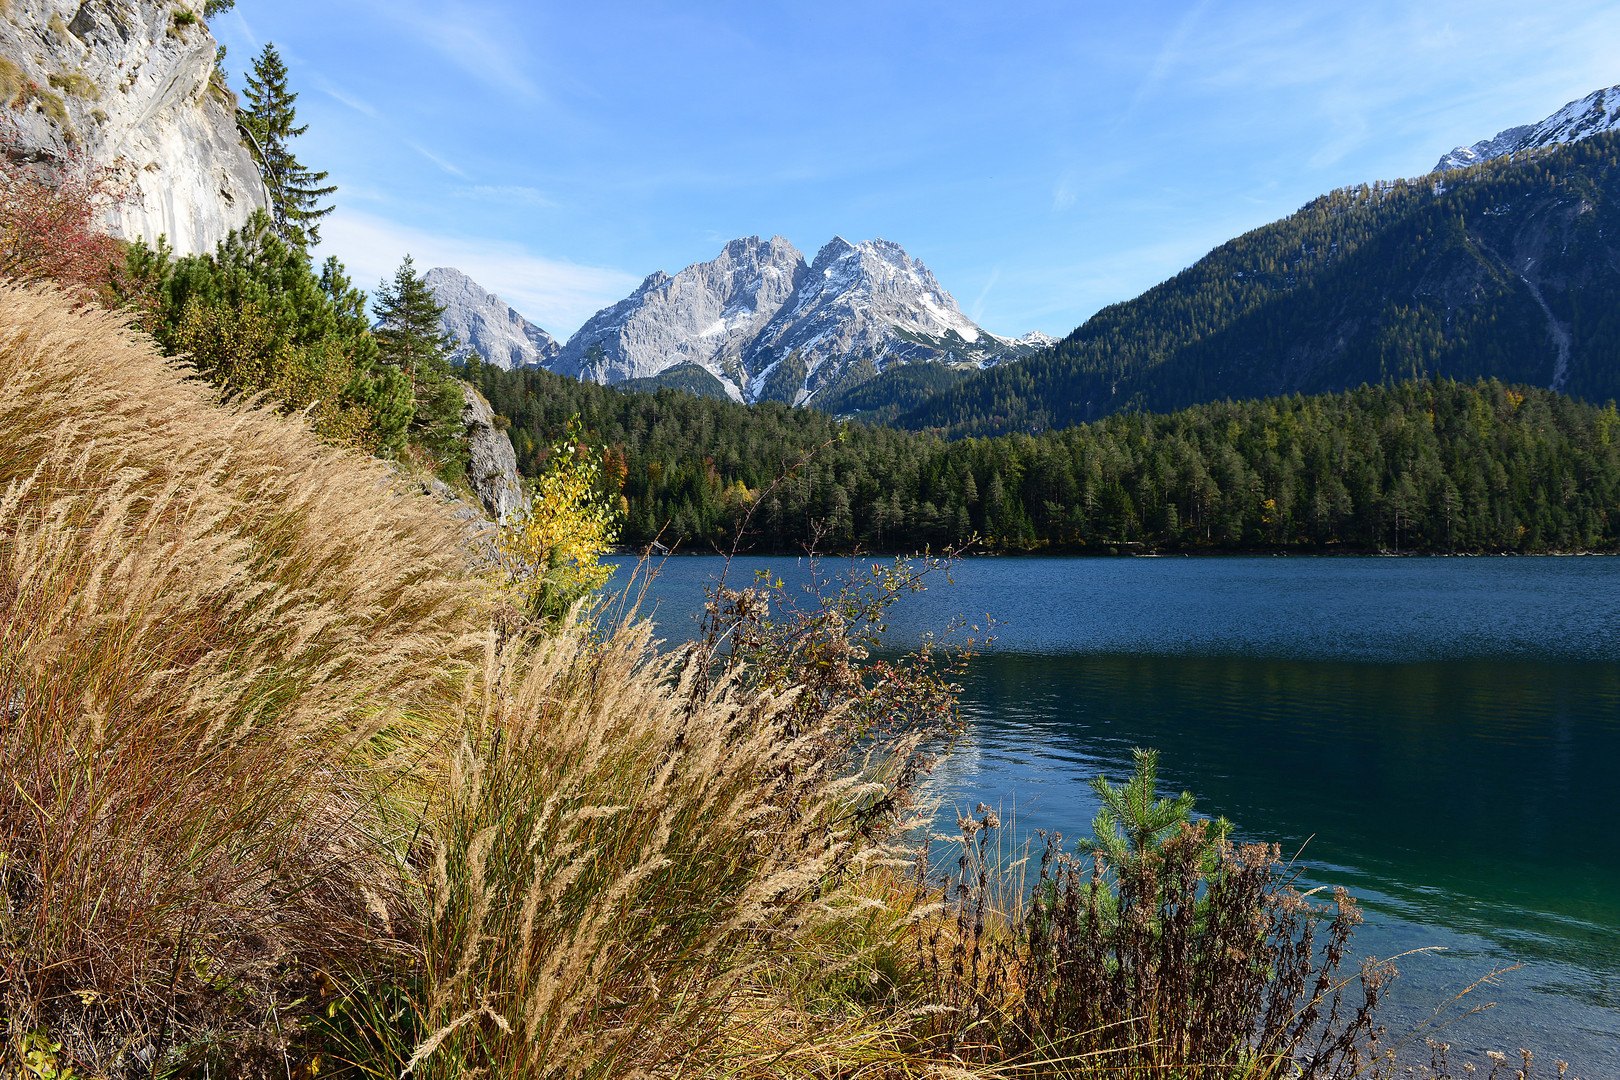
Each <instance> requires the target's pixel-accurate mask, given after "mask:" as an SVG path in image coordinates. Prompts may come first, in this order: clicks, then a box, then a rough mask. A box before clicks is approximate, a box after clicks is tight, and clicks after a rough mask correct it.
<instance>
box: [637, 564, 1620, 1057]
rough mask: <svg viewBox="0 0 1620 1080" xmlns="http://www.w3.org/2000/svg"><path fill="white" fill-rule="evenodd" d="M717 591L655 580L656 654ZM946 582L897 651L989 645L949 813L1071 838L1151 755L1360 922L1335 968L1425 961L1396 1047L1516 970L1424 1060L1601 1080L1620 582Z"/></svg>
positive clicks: (1428, 575)
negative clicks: (986, 806) (1289, 859)
mask: <svg viewBox="0 0 1620 1080" xmlns="http://www.w3.org/2000/svg"><path fill="white" fill-rule="evenodd" d="M720 565H721V563H720V560H718V559H716V558H712V557H702V556H687V557H677V558H672V559H669V560H666V561H665V563H664V564H663V567H662V571H661V574H660V577H659V578H658V580H657V581H656V582H655V583H654V585H653V587H652V590H651V592H650V599H651V600H652V601H653V602H654V603H656V604H657V605H658V607H657V615H656V617H657V619H658V622H659V626H660V631H661V633H662V634H663V636H665V637H666V638H670V639H679V638H684V637H685V636H687V635H688V634H689V633H690V630H691V627H692V626H693V621H692V613H693V612H694V611H695V610H696V609H697V608H698V606H699V604H700V603H701V594H702V588H703V586H704V584H705V583H706V582H708V581H709V580H711V579H712V578H713V577H714V576H715V575H716V573H717V572H718V570H719V568H720ZM837 565H847V563H846V564H840V563H838V562H837V561H836V560H829V561H828V563H827V564H826V566H827V568H832V567H834V566H837ZM764 567H769V568H770V569H771V570H772V571H773V572H774V573H775V574H777V575H778V576H781V577H782V578H784V579H785V580H787V581H788V582H789V584H790V586H791V585H795V584H797V583H799V582H802V581H804V580H805V579H806V578H807V571H806V569H805V568H804V567H803V566H801V565H800V564H799V563H798V562H797V561H796V560H794V559H792V558H748V559H740V560H738V561H737V565H735V566H734V567H733V569H732V571H731V575H732V576H731V580H732V582H733V583H734V584H735V583H739V582H741V583H746V582H749V581H751V580H752V578H753V572H754V570H756V569H759V568H764ZM626 572H627V571H626V570H621V571H620V574H621V576H622V575H623V574H624V573H626ZM952 577H953V579H954V583H949V584H948V583H946V582H945V581H944V580H943V579H940V580H937V581H935V582H934V584H933V586H932V587H931V588H930V589H929V590H928V591H927V592H926V593H923V594H921V595H918V596H914V597H911V598H909V599H907V600H905V601H904V602H903V603H902V604H901V605H900V606H899V608H898V609H897V612H896V617H895V619H894V620H893V622H892V630H891V640H892V641H893V642H894V643H895V644H897V645H905V644H906V643H907V642H909V641H911V640H914V639H915V638H916V636H917V635H918V634H920V633H922V632H923V631H925V630H928V629H934V628H938V627H940V626H943V625H944V624H945V623H946V622H947V621H948V620H949V619H950V618H951V617H952V616H953V615H958V614H961V615H966V616H968V617H970V618H972V619H977V620H979V621H980V622H981V623H982V622H983V618H984V616H986V615H987V614H988V615H990V616H993V617H994V618H995V619H996V620H997V621H998V622H999V624H1000V625H999V626H998V628H997V633H998V637H997V640H996V641H995V642H994V644H993V645H992V646H991V647H990V648H989V649H987V650H986V651H985V652H984V654H983V655H981V656H979V657H978V658H977V659H975V660H974V661H973V663H972V665H971V667H970V669H969V671H968V673H967V677H966V678H965V680H964V685H963V695H962V708H963V713H964V715H965V717H966V719H967V721H968V726H967V731H966V734H965V736H964V738H963V739H962V740H961V742H960V744H959V745H958V747H957V748H956V750H955V751H954V752H953V754H952V755H951V756H950V757H949V758H948V759H946V760H945V761H944V762H943V763H942V765H941V767H940V768H939V769H938V770H937V773H936V782H937V783H938V785H939V791H940V793H941V794H942V795H943V797H944V798H945V800H946V802H947V807H950V806H963V807H971V806H973V805H974V804H976V803H978V802H980V801H984V802H988V803H990V804H992V805H996V806H999V807H1001V808H1002V811H1003V816H1004V817H1013V816H1014V815H1016V820H1017V826H1018V828H1019V829H1021V830H1029V829H1036V828H1042V829H1057V830H1060V831H1061V832H1063V833H1064V835H1065V836H1069V837H1076V836H1083V835H1088V834H1089V832H1090V821H1091V818H1092V817H1093V815H1094V814H1095V813H1096V809H1097V806H1096V802H1095V800H1094V799H1093V798H1092V794H1091V791H1090V789H1089V788H1088V787H1086V784H1085V781H1086V780H1087V779H1088V778H1090V777H1092V776H1094V775H1096V774H1097V773H1099V772H1101V773H1105V774H1107V775H1109V776H1112V777H1115V778H1122V777H1124V776H1125V775H1126V774H1127V773H1128V772H1129V770H1130V752H1131V748H1132V747H1136V746H1150V747H1156V748H1158V749H1159V751H1160V778H1161V786H1162V787H1163V788H1165V789H1169V790H1174V791H1180V790H1183V789H1186V790H1190V791H1192V792H1193V793H1194V794H1195V795H1196V796H1197V797H1198V812H1199V813H1201V814H1207V815H1209V816H1215V815H1219V814H1224V815H1225V816H1227V817H1228V818H1230V819H1231V820H1232V821H1233V822H1234V823H1235V824H1236V825H1237V829H1238V835H1239V836H1240V837H1241V838H1244V839H1254V840H1261V839H1264V840H1274V841H1277V842H1278V843H1280V844H1282V846H1283V848H1284V849H1285V852H1287V853H1291V852H1293V851H1294V850H1295V849H1298V848H1300V847H1301V845H1303V848H1304V850H1303V854H1302V855H1301V857H1300V861H1301V863H1302V864H1303V865H1304V866H1305V867H1306V877H1307V880H1308V881H1309V882H1310V883H1312V884H1318V883H1326V884H1343V885H1345V886H1347V887H1348V888H1349V889H1350V891H1351V892H1352V893H1353V894H1355V895H1356V896H1357V897H1358V898H1359V899H1360V900H1361V902H1362V904H1363V907H1364V910H1365V913H1366V916H1367V921H1366V925H1365V926H1363V927H1362V929H1361V930H1360V931H1359V932H1358V934H1357V936H1356V939H1355V944H1354V948H1353V952H1354V953H1356V954H1357V955H1360V956H1365V955H1376V956H1389V955H1393V954H1395V953H1398V952H1402V951H1405V950H1408V949H1414V948H1419V947H1424V946H1441V947H1443V948H1444V950H1445V951H1444V952H1440V953H1434V954H1428V955H1423V956H1415V957H1411V958H1408V959H1407V960H1405V961H1402V962H1401V964H1400V967H1401V970H1402V977H1401V978H1400V980H1398V982H1397V983H1396V985H1395V988H1394V990H1393V992H1392V993H1391V997H1390V1004H1389V1005H1388V1006H1387V1007H1386V1009H1385V1020H1386V1022H1388V1023H1389V1025H1390V1028H1391V1030H1392V1031H1399V1030H1401V1029H1402V1027H1403V1025H1405V1026H1406V1027H1408V1028H1409V1027H1410V1026H1411V1025H1413V1024H1414V1023H1416V1022H1417V1021H1418V1020H1420V1019H1422V1018H1423V1017H1425V1016H1427V1015H1429V1013H1430V1012H1431V1011H1432V1010H1433V1009H1434V1008H1435V1007H1437V1006H1439V1005H1441V1004H1442V1003H1443V1002H1444V1001H1446V1000H1447V999H1449V998H1450V997H1451V996H1452V995H1454V994H1456V993H1457V992H1459V991H1460V990H1462V989H1463V988H1464V987H1466V986H1468V985H1469V984H1470V983H1471V982H1473V981H1474V980H1475V979H1476V978H1478V977H1479V976H1481V975H1484V974H1486V973H1488V972H1490V971H1491V970H1493V969H1494V968H1497V967H1501V966H1504V965H1510V964H1519V965H1521V966H1520V967H1519V968H1518V969H1517V970H1515V971H1513V972H1511V973H1509V974H1507V975H1505V976H1503V977H1502V979H1501V981H1500V983H1499V984H1498V985H1495V986H1491V987H1486V988H1482V989H1481V990H1478V991H1476V992H1475V993H1474V994H1472V995H1470V996H1469V998H1468V999H1467V1000H1468V1001H1470V1002H1475V1003H1482V1002H1484V1001H1492V1002H1495V1003H1496V1004H1495V1007H1494V1008H1492V1009H1490V1010H1488V1011H1487V1012H1485V1013H1483V1014H1479V1015H1476V1016H1472V1017H1469V1018H1467V1019H1466V1020H1464V1021H1462V1022H1461V1023H1459V1024H1458V1025H1457V1026H1455V1027H1453V1028H1450V1029H1448V1030H1447V1032H1446V1033H1445V1035H1444V1037H1445V1038H1446V1040H1447V1041H1448V1042H1450V1043H1452V1044H1453V1046H1454V1047H1455V1048H1456V1051H1461V1052H1464V1053H1465V1054H1470V1055H1475V1056H1476V1057H1477V1055H1479V1054H1480V1053H1482V1051H1484V1050H1486V1049H1501V1050H1503V1051H1506V1052H1508V1053H1509V1054H1511V1055H1515V1056H1516V1054H1515V1052H1516V1050H1517V1048H1518V1047H1520V1046H1525V1047H1528V1048H1530V1049H1531V1050H1533V1051H1535V1053H1536V1057H1537V1060H1538V1062H1543V1063H1547V1064H1548V1065H1549V1066H1550V1061H1551V1059H1552V1058H1554V1057H1558V1058H1563V1059H1565V1060H1568V1061H1569V1062H1570V1063H1571V1065H1572V1069H1571V1072H1572V1073H1573V1074H1576V1075H1579V1076H1582V1077H1585V1078H1586V1080H1596V1078H1599V1077H1620V831H1617V830H1620V783H1617V782H1616V775H1615V774H1616V770H1617V768H1620V558H1612V557H1571V558H1536V559H1530V558H1477V559H1470V558H1448V559H1440V558H1433V559H1394V558H1316V559H1312V558H1120V559H1044V558H981V559H973V560H968V561H966V562H964V563H962V564H960V565H958V566H957V567H956V568H955V569H954V571H953V572H952ZM1456 1051H1454V1053H1455V1052H1456Z"/></svg>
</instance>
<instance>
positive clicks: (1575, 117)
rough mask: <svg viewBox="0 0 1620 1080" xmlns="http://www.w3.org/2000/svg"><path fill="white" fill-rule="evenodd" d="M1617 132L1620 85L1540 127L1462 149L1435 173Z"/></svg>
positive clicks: (1570, 106) (1565, 110) (1443, 160)
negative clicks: (1522, 151) (1523, 151)
mask: <svg viewBox="0 0 1620 1080" xmlns="http://www.w3.org/2000/svg"><path fill="white" fill-rule="evenodd" d="M1616 130H1620V85H1616V86H1611V87H1607V88H1605V89H1603V90H1594V91H1592V92H1591V93H1590V94H1587V95H1586V96H1585V97H1583V98H1581V99H1579V100H1578V101H1572V102H1570V103H1569V104H1568V105H1565V106H1564V107H1563V108H1562V109H1559V110H1558V111H1557V112H1555V113H1553V114H1552V115H1551V116H1549V117H1547V119H1545V120H1543V121H1541V122H1540V123H1539V124H1521V125H1519V126H1518V127H1510V128H1508V129H1507V130H1505V131H1499V132H1497V133H1496V134H1495V135H1494V136H1492V137H1491V138H1489V139H1482V140H1481V141H1479V142H1477V143H1475V144H1474V145H1472V146H1459V147H1457V148H1456V149H1455V150H1453V151H1451V153H1449V154H1446V155H1445V156H1444V157H1442V158H1441V159H1440V161H1439V162H1438V163H1437V164H1436V165H1435V167H1434V168H1435V171H1436V172H1443V171H1445V170H1447V169H1466V168H1468V167H1469V166H1470V165H1478V164H1480V163H1481V162H1484V161H1491V160H1493V159H1495V158H1499V157H1505V156H1507V155H1508V154H1514V153H1518V152H1519V151H1521V150H1537V149H1540V148H1542V147H1546V146H1554V145H1556V144H1558V143H1567V142H1575V141H1577V140H1579V139H1586V138H1590V137H1591V136H1593V135H1600V134H1602V133H1603V132H1605V131H1616Z"/></svg>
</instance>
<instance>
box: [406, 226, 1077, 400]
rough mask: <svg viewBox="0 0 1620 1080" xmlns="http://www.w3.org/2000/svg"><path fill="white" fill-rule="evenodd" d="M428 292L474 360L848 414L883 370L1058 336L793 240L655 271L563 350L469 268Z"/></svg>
mask: <svg viewBox="0 0 1620 1080" xmlns="http://www.w3.org/2000/svg"><path fill="white" fill-rule="evenodd" d="M428 283H429V285H430V286H431V287H432V288H433V290H434V295H435V297H436V299H437V300H438V302H439V303H441V304H443V305H444V306H445V309H446V310H445V317H444V327H445V330H446V331H447V332H449V333H451V334H453V335H455V337H456V339H457V340H458V341H460V342H461V343H462V349H463V352H464V354H466V353H471V352H476V353H478V354H479V355H480V356H482V357H483V358H484V360H485V361H487V362H489V363H492V364H495V365H496V366H499V367H503V368H511V367H528V366H541V367H545V368H547V369H548V370H551V371H557V372H562V373H564V374H568V375H572V376H575V377H576V378H581V379H590V380H592V381H595V382H599V383H613V384H620V385H624V386H626V387H628V388H639V389H645V388H652V387H657V386H665V385H670V386H679V387H682V388H684V389H689V390H692V391H694V392H698V393H708V394H711V395H722V394H723V395H725V396H727V397H730V398H731V399H733V400H736V401H748V402H755V401H782V402H786V403H788V404H791V405H804V404H815V405H817V406H818V407H821V408H830V407H833V408H835V407H836V404H835V403H836V402H837V400H838V399H839V398H840V397H841V396H842V395H845V394H847V393H848V392H850V391H852V390H854V389H855V388H857V387H859V386H861V385H863V384H865V383H867V382H869V381H870V380H872V379H874V378H875V377H877V376H878V375H880V374H882V373H884V372H888V371H893V370H895V369H899V368H908V367H918V366H926V367H928V368H929V374H928V376H926V377H925V378H931V379H943V380H944V382H945V383H946V384H949V383H952V382H955V381H957V380H959V379H960V378H963V377H965V376H966V375H968V374H970V373H972V372H975V371H978V370H981V369H983V368H986V367H991V366H994V365H996V364H999V363H1004V362H1006V361H1009V360H1015V359H1019V358H1021V357H1025V356H1030V355H1033V354H1035V353H1037V352H1039V351H1040V350H1041V349H1043V348H1046V347H1048V346H1050V345H1051V344H1052V343H1053V342H1054V341H1055V339H1054V338H1051V337H1048V336H1047V335H1044V334H1040V333H1033V334H1026V335H1025V336H1023V337H1021V338H1016V339H1014V338H1004V337H999V336H997V335H995V334H991V333H989V332H987V331H985V330H983V329H981V328H980V327H979V326H977V325H975V323H974V322H973V320H971V319H969V318H968V317H967V316H966V315H964V314H962V311H961V309H960V308H959V307H958V306H957V303H956V300H955V299H954V298H953V297H952V296H951V294H950V293H949V292H947V291H946V290H945V288H944V287H943V286H941V285H940V283H939V281H938V280H937V279H936V278H935V277H934V275H933V273H932V271H930V270H929V269H928V267H927V266H925V265H924V264H923V262H922V261H921V260H920V259H914V258H912V257H911V256H909V255H908V254H907V253H906V251H905V250H904V249H903V248H902V247H901V246H900V245H899V244H896V243H893V242H891V241H888V240H882V239H877V240H868V241H865V242H864V243H859V244H852V243H850V242H849V241H847V240H845V239H843V238H842V237H834V238H833V239H832V240H831V241H829V242H828V243H827V244H825V245H824V246H823V247H822V248H821V250H820V251H818V252H817V253H816V255H815V258H814V259H813V260H811V261H809V262H806V260H805V258H804V256H803V255H802V254H801V253H800V252H799V250H798V249H797V248H795V247H794V246H793V245H792V244H791V243H789V242H788V241H787V240H784V239H783V238H782V237H780V236H773V237H771V238H770V239H769V240H762V239H760V238H759V237H757V236H756V237H745V238H742V239H738V240H733V241H731V242H730V243H728V244H727V245H726V246H725V247H724V248H723V249H722V250H721V252H720V254H719V255H718V256H717V257H716V258H714V259H713V260H711V261H709V262H702V263H694V264H693V265H691V266H688V267H686V268H685V269H684V270H682V271H680V273H678V274H675V275H674V276H673V277H672V276H670V275H669V274H666V273H664V272H663V271H657V272H655V273H653V274H651V275H649V276H648V277H647V278H646V280H644V281H643V282H642V283H641V285H640V286H639V287H638V288H637V289H636V290H635V291H634V292H632V293H631V294H630V295H629V296H628V297H626V298H625V299H624V300H621V301H620V302H619V303H617V304H614V305H613V306H612V307H607V308H603V309H602V310H601V311H599V312H597V313H596V314H595V315H593V316H592V317H591V318H590V319H589V320H587V321H586V323H585V325H584V326H582V327H580V329H579V330H578V331H577V332H575V333H574V335H573V336H572V337H570V338H569V339H568V342H567V343H566V344H564V345H561V346H557V345H556V343H555V342H554V341H553V339H552V338H551V337H550V335H548V334H546V332H545V331H544V330H541V329H540V328H539V327H537V326H535V325H534V324H532V323H529V322H528V321H527V320H525V319H523V317H522V316H521V315H518V314H517V312H516V311H514V310H512V308H511V307H510V306H509V305H507V304H506V303H505V302H504V301H502V300H500V298H499V297H496V296H494V295H492V294H490V293H488V292H486V291H485V290H483V289H482V288H481V287H479V286H478V285H477V284H476V283H475V282H473V281H472V280H471V279H470V278H468V277H467V276H466V275H465V274H463V273H461V272H460V271H458V270H454V269H452V268H448V267H439V268H436V269H434V270H431V271H429V273H428Z"/></svg>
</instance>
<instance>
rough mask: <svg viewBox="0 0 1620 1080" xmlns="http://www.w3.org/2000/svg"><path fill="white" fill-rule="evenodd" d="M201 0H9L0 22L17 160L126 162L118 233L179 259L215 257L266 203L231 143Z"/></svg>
mask: <svg viewBox="0 0 1620 1080" xmlns="http://www.w3.org/2000/svg"><path fill="white" fill-rule="evenodd" d="M201 7H202V5H201V3H200V2H199V3H197V4H196V5H195V7H193V6H190V5H188V4H185V3H173V2H156V0H83V2H82V3H80V2H77V0H10V2H9V4H7V5H6V6H5V8H4V9H0V10H4V11H5V17H4V18H3V19H0V60H3V63H0V92H3V94H4V96H5V100H6V102H7V103H9V104H10V105H11V110H10V113H9V115H10V117H11V118H12V119H14V120H15V121H16V124H17V128H18V134H19V136H20V142H21V147H20V150H21V152H23V153H25V154H28V155H29V156H33V157H44V158H49V159H58V158H60V157H61V156H62V155H63V154H64V153H66V152H67V151H68V150H69V149H70V148H73V147H78V148H82V149H83V150H84V151H86V152H87V153H88V154H89V155H90V156H91V157H92V158H93V159H94V160H96V161H98V162H101V163H103V164H113V163H114V162H120V161H121V162H122V163H123V164H124V165H125V166H126V167H128V168H129V169H130V170H131V174H132V175H133V177H134V181H135V187H136V191H137V198H135V199H134V200H132V201H131V203H130V204H129V205H128V206H126V207H125V208H124V209H123V210H122V211H120V212H119V213H117V214H116V215H115V216H114V218H113V219H112V220H111V221H109V223H108V224H109V225H110V226H112V228H113V229H114V231H116V232H118V233H119V234H121V235H123V236H126V237H129V238H132V239H133V238H135V237H145V238H146V239H147V240H148V241H155V240H156V239H157V238H158V237H159V236H160V235H161V236H167V237H168V239H169V243H170V244H171V245H172V246H173V247H174V249H175V250H176V251H178V252H181V253H191V252H199V251H207V250H211V249H212V248H213V246H214V245H215V244H217V243H218V242H219V241H220V240H223V239H224V238H225V235H226V234H227V233H228V232H229V231H230V230H231V229H233V228H236V227H238V226H240V225H241V224H242V223H243V222H244V221H246V220H247V217H248V214H249V213H251V212H252V210H253V209H254V208H255V207H263V206H266V205H268V202H269V198H268V194H267V192H266V191H265V188H264V184H263V182H262V181H261V180H260V179H259V174H258V170H257V169H256V168H255V167H254V164H253V160H252V158H251V157H249V156H248V152H247V150H246V148H245V147H243V146H242V144H241V143H240V141H239V140H238V136H237V131H236V119H235V111H234V110H235V99H234V97H233V96H232V95H231V94H230V92H229V91H228V90H226V89H224V88H223V86H215V85H213V82H212V80H211V76H212V75H213V74H214V56H215V50H216V48H217V43H216V42H215V41H214V38H213V36H212V35H211V34H209V33H208V29H207V27H206V26H205V25H204V24H203V22H202V16H201Z"/></svg>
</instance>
